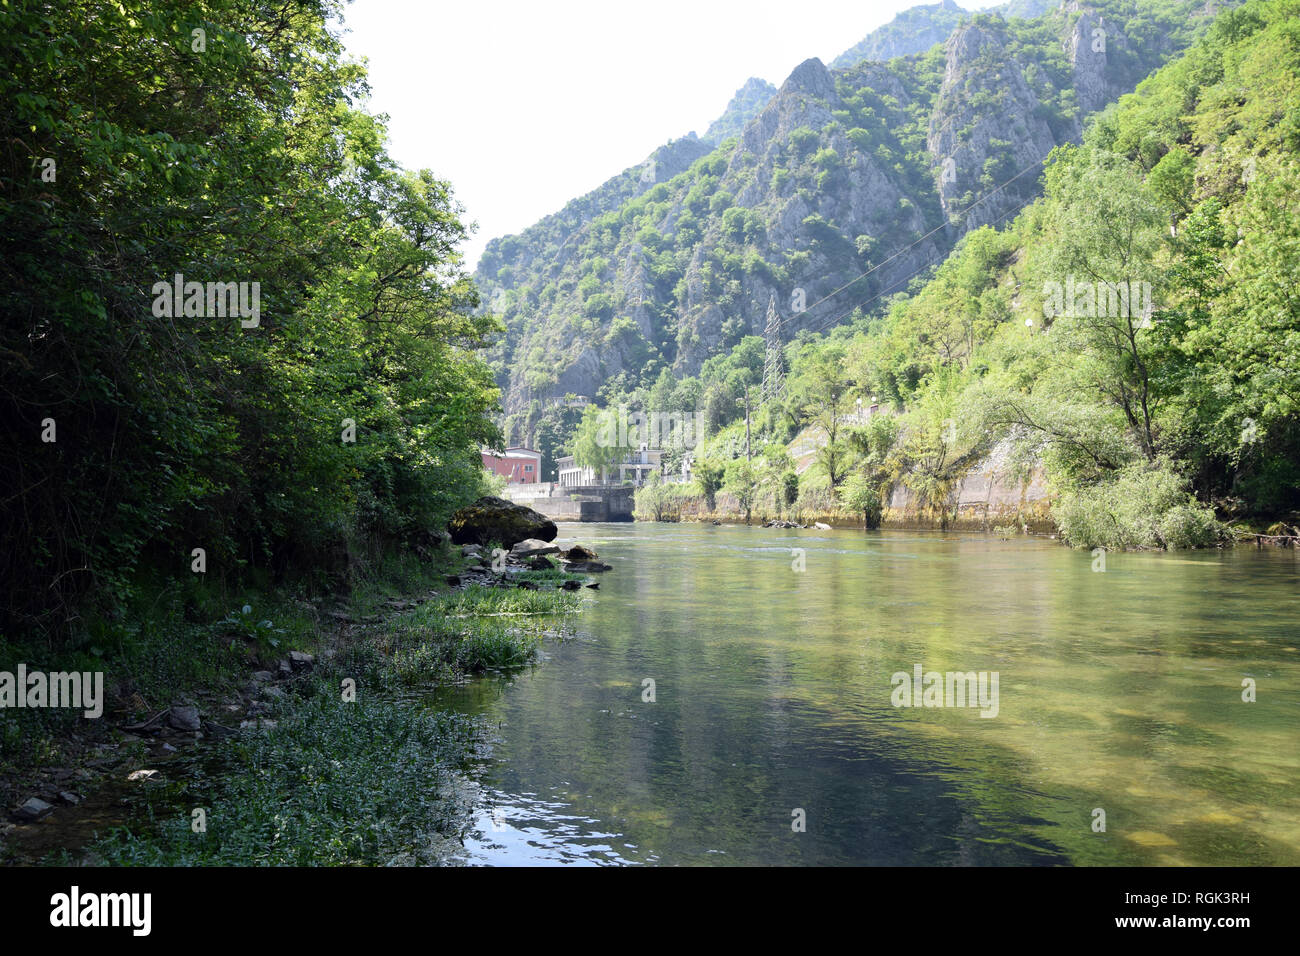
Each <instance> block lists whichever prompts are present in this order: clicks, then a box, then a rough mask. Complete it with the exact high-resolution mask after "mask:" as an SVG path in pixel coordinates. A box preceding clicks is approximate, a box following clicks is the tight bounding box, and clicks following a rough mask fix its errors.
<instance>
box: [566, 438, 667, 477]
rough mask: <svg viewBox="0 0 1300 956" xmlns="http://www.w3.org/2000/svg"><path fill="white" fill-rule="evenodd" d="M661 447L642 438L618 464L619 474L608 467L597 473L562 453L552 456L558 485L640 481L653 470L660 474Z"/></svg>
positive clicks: (661, 466)
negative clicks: (615, 474) (558, 477)
mask: <svg viewBox="0 0 1300 956" xmlns="http://www.w3.org/2000/svg"><path fill="white" fill-rule="evenodd" d="M663 455H664V453H663V450H662V449H659V448H649V447H647V446H646V443H645V442H642V443H641V447H640V448H639V449H637V450H636V451H634V452H630V453H629V454H628V456H627V457H626V458H624V459H623V460H622V461H621V462H619V464H618V477H617V478H615V477H614V475H613V474H612V472H611V469H602V471H601V474H600V476H599V477H597V475H596V470H595V469H594V468H592V467H590V466H582V465H579V464H578V463H577V462H576V461H575V460H574V457H573V456H572V455H565V456H564V457H563V458H557V459H555V464H556V465H557V466H558V468H559V472H560V485H561V487H564V488H577V487H580V486H584V485H585V486H588V487H590V486H595V485H626V484H632V485H637V486H640V485H643V484H645V480H646V479H647V478H649V477H650V475H652V474H661V473H662V468H663V464H662V462H663Z"/></svg>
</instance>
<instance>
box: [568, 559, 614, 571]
mask: <svg viewBox="0 0 1300 956" xmlns="http://www.w3.org/2000/svg"><path fill="white" fill-rule="evenodd" d="M564 570H566V571H568V572H569V573H570V574H599V573H600V572H602V571H613V570H614V566H613V565H612V564H602V563H601V562H599V561H570V562H569V563H568V564H566V565H565V566H564Z"/></svg>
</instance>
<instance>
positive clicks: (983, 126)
mask: <svg viewBox="0 0 1300 956" xmlns="http://www.w3.org/2000/svg"><path fill="white" fill-rule="evenodd" d="M1213 11H1214V7H1213V6H1208V7H1207V5H1206V4H1204V3H1197V2H1191V0H1187V2H1182V0H1113V2H1101V3H1095V4H1089V5H1088V6H1086V7H1082V8H1081V7H1079V6H1078V5H1077V4H1073V3H1072V4H1070V5H1068V6H1066V7H1063V8H1059V9H1052V10H1050V11H1048V12H1047V13H1045V14H1043V15H1042V16H1040V17H1037V18H1034V19H1024V18H1017V17H1008V18H1003V17H1001V16H999V15H995V14H981V15H974V16H971V17H968V18H964V19H962V20H961V22H960V24H959V26H958V27H957V28H956V29H955V30H954V32H953V33H952V34H951V36H949V38H948V40H947V41H946V42H945V43H944V44H942V45H938V46H935V47H933V48H931V49H929V50H927V51H926V52H923V53H918V54H915V55H910V56H906V57H900V58H896V59H893V60H890V61H889V62H887V63H880V62H873V61H861V62H858V63H856V64H854V65H852V66H849V67H846V68H843V69H836V70H827V69H826V67H825V66H823V64H822V63H820V62H819V61H817V60H809V61H807V62H805V63H803V64H802V65H800V66H799V67H798V68H797V69H795V70H794V72H793V73H792V74H791V75H790V77H789V78H788V79H787V80H786V82H785V83H784V84H783V86H782V87H781V89H780V91H779V92H778V93H777V95H776V96H774V97H773V98H772V99H771V101H770V102H769V103H768V104H767V105H766V106H765V107H764V108H763V110H762V112H761V113H760V114H759V115H758V116H756V117H755V118H754V119H753V120H751V121H750V122H749V123H748V124H746V125H745V127H744V129H743V131H742V133H741V134H740V135H738V136H737V137H735V138H734V139H732V140H728V141H727V142H725V143H723V144H722V145H721V146H720V147H718V148H717V149H714V150H712V151H709V150H708V147H704V148H701V149H699V150H698V151H699V155H696V156H691V149H689V148H684V147H682V146H680V145H678V146H677V147H676V149H677V151H676V153H675V154H674V158H675V159H678V160H685V161H686V165H685V167H684V168H681V169H680V170H679V169H675V168H674V167H673V165H672V164H671V163H665V162H662V161H660V162H657V163H655V164H654V165H653V167H652V168H651V169H650V172H651V173H652V174H653V176H652V177H647V176H646V169H645V168H644V167H641V168H638V167H633V168H632V169H630V170H628V171H627V172H626V173H625V174H623V176H622V177H621V179H616V180H611V182H610V183H609V184H606V187H602V190H600V191H598V192H597V193H594V194H592V196H590V197H586V198H584V200H582V201H581V208H580V209H578V210H576V211H577V212H579V213H581V214H580V215H572V214H569V212H566V213H565V214H561V216H560V217H553V219H554V220H555V224H552V220H544V221H543V223H540V224H538V226H535V227H532V228H531V229H529V230H526V231H525V232H524V233H522V234H520V235H518V236H511V237H506V238H503V239H499V240H494V241H493V242H491V243H489V245H488V247H487V250H486V251H485V253H484V255H483V257H482V259H481V260H480V262H479V264H478V268H477V270H476V273H475V278H476V281H477V282H478V284H479V287H480V289H481V290H482V292H483V294H484V295H485V297H486V298H487V299H489V301H490V303H491V307H492V308H493V310H494V311H495V312H496V313H497V314H499V315H501V316H502V318H503V319H504V321H505V324H506V327H507V332H506V335H505V337H504V339H503V340H502V341H501V342H500V344H499V345H498V346H497V347H496V348H495V349H494V350H493V353H492V363H493V367H494V371H495V374H496V376H497V381H498V384H500V385H501V386H502V388H503V390H504V404H505V410H506V413H507V415H506V418H505V423H504V427H505V431H506V433H507V435H508V437H509V438H510V439H511V440H513V441H524V442H528V443H531V444H534V445H539V446H542V450H543V451H544V452H546V453H547V454H548V455H551V454H553V452H554V450H555V447H557V445H562V444H564V443H565V442H566V441H567V440H568V437H569V435H570V430H571V428H572V425H573V416H572V414H571V413H570V412H569V411H567V410H566V406H565V402H564V397H565V395H566V394H577V395H584V396H588V397H590V398H592V399H594V400H597V401H598V402H603V403H606V404H610V403H616V402H617V401H618V400H619V399H620V396H621V397H626V396H627V395H629V394H631V393H632V392H634V391H635V390H637V389H648V388H649V387H650V386H652V385H653V384H654V383H655V382H656V381H658V380H659V378H660V376H661V374H662V373H663V372H664V371H665V370H667V371H669V373H670V374H671V375H672V376H674V377H676V378H679V379H680V378H683V377H694V376H698V375H701V374H702V373H703V371H704V369H705V366H706V363H707V362H708V361H709V360H710V359H712V358H715V357H718V356H722V355H725V354H727V353H728V352H730V351H731V350H732V349H734V348H736V347H738V346H741V345H742V344H743V342H744V340H745V338H746V336H751V335H761V334H763V333H764V330H765V328H766V326H767V313H768V308H769V305H770V304H773V303H774V304H775V308H776V311H777V313H778V314H779V316H780V320H781V323H780V326H781V333H782V344H788V343H789V342H790V341H791V340H792V339H793V338H795V337H796V336H798V335H799V334H800V333H801V332H804V331H813V330H821V329H825V328H827V327H830V326H831V325H834V324H836V323H839V322H843V321H846V320H847V319H848V317H849V316H850V315H851V314H852V313H853V311H854V310H855V309H864V310H867V311H879V310H880V309H881V308H882V307H883V305H884V303H885V300H886V299H887V297H888V296H890V295H893V294H895V293H897V292H899V291H901V290H902V289H904V288H905V287H906V284H907V282H908V281H910V280H911V279H912V278H914V277H915V276H917V275H919V274H921V273H922V272H924V270H926V269H928V268H931V267H934V266H936V265H937V264H938V263H939V262H941V261H942V259H943V258H944V257H945V256H946V255H947V254H948V253H949V252H950V251H951V249H952V248H953V246H954V244H955V243H956V242H957V240H958V239H960V238H961V236H963V235H964V234H966V233H967V232H969V231H970V230H972V229H975V228H978V227H979V226H981V225H985V224H989V223H992V224H997V225H1001V224H1004V223H1005V222H1006V221H1008V220H1009V219H1011V218H1012V217H1013V216H1014V215H1015V214H1016V213H1017V212H1018V211H1019V210H1020V209H1022V208H1023V207H1024V205H1025V204H1026V203H1028V202H1030V201H1032V200H1033V199H1034V198H1035V197H1036V196H1037V195H1038V194H1039V190H1040V184H1039V177H1038V173H1039V171H1040V170H1041V166H1042V163H1043V161H1044V160H1045V159H1046V158H1047V156H1048V154H1049V153H1050V152H1051V150H1052V149H1053V148H1055V147H1057V146H1060V145H1063V144H1066V143H1070V142H1075V141H1077V140H1078V139H1079V137H1080V136H1081V134H1082V129H1083V123H1084V120H1085V118H1086V117H1087V115H1088V114H1089V113H1090V112H1092V111H1094V110H1097V109H1100V108H1101V107H1103V106H1105V105H1106V103H1108V102H1110V101H1112V100H1114V99H1115V98H1116V97H1118V96H1119V95H1120V94H1121V93H1123V92H1125V91H1127V90H1130V89H1132V88H1133V86H1134V85H1135V84H1136V83H1137V82H1138V81H1139V80H1140V79H1141V78H1142V77H1144V76H1145V75H1146V74H1148V73H1149V72H1150V71H1151V70H1153V69H1155V68H1156V67H1158V66H1159V65H1160V64H1162V63H1163V62H1165V61H1166V60H1167V59H1168V58H1169V57H1170V56H1172V55H1174V54H1176V53H1177V52H1179V51H1180V50H1181V49H1183V48H1184V47H1185V46H1186V44H1187V43H1188V42H1190V40H1191V39H1192V38H1193V37H1194V36H1195V35H1197V34H1198V33H1199V32H1201V31H1203V29H1204V28H1205V26H1206V24H1207V23H1208V22H1209V20H1210V19H1211V17H1212V14H1213ZM679 143H694V144H696V147H698V146H699V143H698V141H695V140H690V139H688V140H684V141H679ZM620 182H621V183H622V185H621V186H620V185H617V184H618V183H620ZM561 220H562V221H563V222H562V225H563V228H559V226H560V225H561ZM706 400H707V399H706Z"/></svg>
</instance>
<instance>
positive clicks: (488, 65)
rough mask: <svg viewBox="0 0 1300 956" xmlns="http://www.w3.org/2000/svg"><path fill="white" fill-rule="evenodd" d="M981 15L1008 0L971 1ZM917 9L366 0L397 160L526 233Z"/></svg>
mask: <svg viewBox="0 0 1300 956" xmlns="http://www.w3.org/2000/svg"><path fill="white" fill-rule="evenodd" d="M958 2H960V3H961V5H962V6H963V7H965V8H966V9H968V10H969V9H975V8H980V7H986V6H990V5H992V3H993V2H994V0H965V2H963V0H958ZM916 5H917V0H856V2H854V0H645V2H637V0H453V2H447V0H424V2H421V0H353V2H352V3H351V4H350V5H349V6H348V7H346V8H345V13H344V25H345V27H346V29H347V30H348V32H347V33H346V34H345V35H344V43H345V44H346V46H347V48H348V50H349V52H350V53H351V54H352V55H354V56H357V57H366V58H368V59H369V72H370V85H371V91H372V94H371V101H370V104H369V108H370V110H371V111H372V112H376V113H387V114H388V115H389V117H390V119H389V124H388V125H389V134H390V137H391V144H390V151H391V154H392V156H393V157H394V158H395V159H396V160H397V161H398V162H400V163H402V164H403V165H404V166H407V167H409V168H412V169H418V168H428V169H431V170H433V172H434V174H435V175H436V176H438V177H439V178H441V179H446V180H449V181H450V182H451V183H452V186H453V188H454V190H455V194H456V197H457V199H458V200H459V201H460V202H461V204H462V205H464V206H465V217H464V218H465V221H466V222H467V223H468V222H477V223H478V226H479V228H478V231H477V233H475V234H473V235H472V236H471V237H470V239H469V241H468V242H467V243H466V245H465V247H464V249H463V251H464V253H465V261H466V264H467V266H468V267H469V268H470V269H472V268H473V267H474V266H475V265H476V264H477V262H478V257H479V254H480V253H481V252H482V250H483V247H484V246H485V245H486V244H487V241H488V240H489V239H492V238H495V237H497V236H502V235H506V234H509V233H515V232H519V231H520V230H522V229H524V228H525V227H527V226H529V225H531V224H532V223H534V222H536V221H537V220H538V219H540V218H542V217H543V216H545V215H548V214H549V213H553V212H556V211H558V210H559V209H560V208H561V207H562V206H563V205H564V204H565V203H566V202H568V201H569V200H570V199H573V198H575V197H577V196H580V195H582V194H583V193H586V192H589V191H591V190H592V189H594V188H595V187H597V186H599V185H600V184H601V183H602V182H604V181H605V180H606V179H608V178H609V177H611V176H613V175H615V174H617V173H618V172H620V171H621V170H623V169H626V168H627V167H629V166H633V165H636V164H637V163H640V162H641V161H642V160H644V159H645V158H646V157H647V156H648V155H649V154H650V153H651V151H653V150H654V149H655V148H657V147H658V146H661V145H662V144H664V143H666V142H667V141H668V140H670V139H675V138H677V137H679V136H682V135H684V134H685V133H687V132H689V131H690V130H695V132H696V133H698V134H701V135H703V133H704V131H705V130H706V129H707V128H708V126H709V123H711V122H712V121H713V120H714V119H716V118H717V117H718V116H719V115H720V114H721V113H722V112H723V110H724V109H725V108H726V105H727V103H728V102H729V101H730V99H731V96H732V94H734V93H735V91H736V90H737V89H738V88H739V87H740V86H741V85H742V84H743V83H744V82H745V80H746V79H748V78H749V77H751V76H758V77H762V78H763V79H765V80H767V81H768V82H769V83H772V84H773V85H774V86H778V87H779V86H780V85H781V84H782V83H783V82H784V81H785V78H786V77H787V76H789V74H790V72H791V71H792V70H793V69H794V68H795V67H796V66H798V65H799V64H800V63H801V62H803V61H804V60H806V59H807V58H809V57H813V56H816V57H820V58H821V60H822V62H824V63H826V64H828V65H829V63H830V61H831V60H833V59H834V58H835V57H837V56H838V55H839V54H841V53H843V52H844V51H845V50H847V49H848V48H849V47H851V46H853V45H854V44H856V43H857V42H858V41H859V40H861V39H862V38H863V37H864V36H866V35H867V33H869V32H870V31H871V30H874V29H875V28H876V27H878V26H881V25H882V24H884V23H887V22H888V21H889V20H891V19H893V17H894V15H895V14H896V13H898V12H899V11H901V10H905V9H907V8H909V7H912V6H916Z"/></svg>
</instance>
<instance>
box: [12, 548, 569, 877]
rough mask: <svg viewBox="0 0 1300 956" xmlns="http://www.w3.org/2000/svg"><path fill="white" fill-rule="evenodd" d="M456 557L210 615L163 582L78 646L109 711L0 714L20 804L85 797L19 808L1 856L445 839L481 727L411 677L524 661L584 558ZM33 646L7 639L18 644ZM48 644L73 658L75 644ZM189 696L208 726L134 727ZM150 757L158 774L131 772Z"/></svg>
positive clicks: (547, 629) (413, 853)
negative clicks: (464, 568)
mask: <svg viewBox="0 0 1300 956" xmlns="http://www.w3.org/2000/svg"><path fill="white" fill-rule="evenodd" d="M457 566H458V562H457V556H456V555H455V554H454V553H453V552H451V551H447V550H440V552H439V553H438V555H437V560H435V561H433V562H415V561H396V562H391V563H389V564H388V565H386V566H385V567H384V568H383V569H382V570H381V571H378V572H376V573H375V574H374V575H373V576H371V577H369V578H368V579H366V580H364V581H361V582H358V585H357V587H356V588H355V589H354V590H353V592H352V593H351V595H350V596H349V598H348V599H347V601H346V602H343V603H339V604H337V606H332V604H333V602H332V601H331V600H329V599H327V598H325V597H320V596H318V597H315V598H304V597H301V596H297V597H295V596H293V595H288V594H282V595H279V596H278V597H276V598H274V599H271V598H263V605H262V607H263V608H265V609H266V610H265V613H266V614H267V615H268V616H267V617H265V618H263V617H261V616H260V610H261V609H258V610H251V613H248V614H245V613H243V606H240V607H239V608H238V609H236V610H235V611H234V612H233V613H230V612H226V613H223V614H221V616H220V617H218V618H216V619H215V620H213V621H212V622H211V623H209V624H207V625H198V624H196V623H194V622H187V621H185V620H184V617H185V615H184V613H183V607H184V601H183V600H179V601H178V600H177V598H178V596H177V595H173V599H172V600H171V601H164V600H159V601H158V602H157V603H158V604H159V606H160V607H161V606H164V605H166V606H168V607H169V608H170V609H171V613H169V614H155V615H154V617H152V618H144V619H141V620H142V623H141V624H140V625H139V626H138V627H136V628H134V629H133V630H132V634H131V637H130V639H128V640H124V642H123V643H122V644H121V646H120V649H118V650H115V651H114V652H112V653H111V654H108V655H106V656H107V657H108V661H107V662H105V661H104V660H103V659H102V658H100V657H97V656H96V655H94V654H93V653H91V650H90V649H86V650H84V651H83V652H82V653H85V654H88V655H89V656H90V657H92V658H94V660H95V661H96V662H98V665H99V668H100V669H103V670H105V671H106V672H107V674H108V675H109V676H108V683H109V684H110V686H111V687H112V688H113V690H112V693H111V694H110V695H109V696H110V709H109V710H108V711H107V712H106V714H105V717H104V718H103V719H102V720H99V721H81V723H80V724H77V723H75V722H74V721H70V720H69V718H67V717H64V718H63V719H62V720H60V719H59V718H58V717H57V716H55V717H50V716H49V714H50V712H48V711H10V712H3V713H0V719H3V720H4V721H5V726H6V728H7V730H8V732H7V733H6V735H5V739H6V740H10V739H13V740H20V741H26V742H27V743H28V746H25V747H17V748H8V749H7V750H6V753H5V758H6V769H7V772H8V776H7V783H8V785H9V796H10V797H11V800H10V806H15V805H16V804H17V803H18V802H19V801H21V800H22V799H23V796H24V795H26V794H28V793H31V792H36V793H43V794H46V795H52V793H51V791H53V790H57V789H58V788H68V789H72V790H75V791H77V792H78V793H79V794H80V795H81V796H82V797H85V798H86V801H85V803H84V804H82V805H80V806H59V807H58V808H57V810H56V811H55V813H54V814H52V815H51V816H50V817H48V818H47V819H45V820H43V821H41V822H40V823H37V824H30V825H21V824H20V825H16V826H15V825H10V826H9V827H8V829H9V832H8V834H7V835H6V837H5V840H4V842H5V843H6V844H8V846H6V847H4V849H3V850H0V853H2V857H0V858H3V859H6V860H9V861H18V862H34V861H38V860H42V859H44V860H46V861H52V862H77V861H80V860H85V861H89V862H100V863H107V864H130V863H148V864H158V865H167V864H218V865H220V864H236V863H242V864H266V865H288V864H296V865H337V864H376V865H377V864H385V863H430V862H437V861H438V860H440V859H442V858H444V857H445V855H446V854H447V853H448V852H450V851H451V850H453V849H455V848H458V847H459V842H460V839H461V837H462V836H463V835H464V833H465V830H466V828H467V827H468V826H469V821H470V819H471V817H470V813H469V811H470V799H469V797H468V791H467V789H466V785H465V783H464V781H463V780H462V779H461V778H460V776H459V775H458V773H457V772H456V768H458V767H459V766H461V765H462V764H463V763H464V762H465V761H466V760H467V759H468V757H469V756H470V754H471V753H472V752H473V750H474V749H475V748H476V747H477V746H479V745H480V744H481V743H482V735H481V733H480V730H479V728H478V727H477V725H476V724H475V723H473V722H472V721H468V720H465V719H462V718H456V717H453V716H451V715H447V714H441V713H437V712H434V711H430V710H429V709H428V708H427V707H426V706H425V705H424V704H423V703H422V702H421V701H420V700H419V696H420V695H421V694H422V693H424V692H426V691H428V690H431V689H433V688H434V687H436V686H438V685H439V684H442V683H446V682H451V681H459V680H464V679H467V678H468V677H471V676H473V675H476V674H484V673H492V672H507V671H511V670H515V669H518V668H520V667H524V666H527V665H529V664H531V663H532V662H534V661H535V660H536V659H537V655H538V652H539V650H540V648H541V645H542V642H543V640H544V639H546V638H547V637H548V636H555V637H557V638H562V635H563V630H564V627H565V620H566V618H567V616H568V615H570V614H571V613H572V612H574V611H576V610H577V609H578V608H579V606H580V605H581V598H579V597H578V596H577V594H576V592H571V591H566V590H563V589H562V588H561V585H562V584H563V582H564V581H565V580H572V579H575V578H576V576H574V575H567V574H564V573H563V572H560V571H559V570H555V569H552V570H547V571H531V570H527V571H515V572H514V573H511V574H509V575H508V576H504V577H503V578H502V579H501V581H500V583H502V584H504V585H505V586H500V587H492V586H485V585H470V586H468V587H464V588H461V589H456V590H449V589H448V585H447V583H446V582H447V572H448V571H449V570H451V569H453V568H455V567H457ZM522 582H527V583H528V585H532V586H535V587H536V588H537V590H531V589H525V588H521V587H520V586H519V585H520V584H521V583H522ZM525 587H527V585H525ZM256 597H257V596H256V595H248V598H249V600H250V601H251V600H252V599H254V598H256ZM225 603H229V601H227V602H225ZM178 604H179V607H178ZM272 608H274V609H275V610H274V611H273V610H272ZM277 611H278V613H277ZM180 641H185V642H187V643H183V644H181V643H177V642H180ZM177 647H185V649H186V650H185V653H184V654H178V653H177ZM291 649H292V650H299V651H302V652H304V653H306V654H309V655H310V656H311V657H312V659H313V663H312V664H311V665H310V667H305V666H304V667H300V668H298V669H297V670H295V669H293V668H286V670H287V671H288V672H287V673H282V672H281V667H280V665H279V663H278V661H277V658H284V657H285V656H286V655H287V654H288V652H289V650H291ZM32 650H33V649H31V648H24V649H16V648H6V651H7V653H8V654H9V655H10V656H12V655H14V654H16V653H20V652H30V651H32ZM168 650H170V653H168V652H167V651H168ZM101 653H102V649H101ZM183 657H189V658H190V660H191V662H190V663H189V664H185V663H183V662H181V661H180V660H179V659H180V658H183ZM22 659H26V660H28V661H29V663H30V661H31V660H32V658H31V657H30V656H29V657H27V658H22ZM51 663H57V664H58V665H59V666H60V667H63V668H70V667H72V666H74V665H73V664H71V663H67V657H66V655H65V656H64V657H62V658H61V659H60V660H59V661H55V662H51ZM150 663H152V664H153V666H149V664H150ZM128 665H129V666H128ZM33 666H34V665H33ZM126 674H129V675H130V676H129V677H124V676H123V675H126ZM250 675H251V677H250ZM169 680H171V681H173V683H171V684H170V685H169V684H168V683H167V682H168V681H169ZM178 700H184V701H187V702H189V701H192V702H194V703H195V704H196V705H197V706H198V709H199V711H200V713H201V714H202V715H203V718H202V730H201V731H196V732H194V733H187V732H178V731H176V730H175V729H173V728H169V727H168V726H167V721H166V720H164V721H162V722H160V723H158V724H155V725H154V727H152V728H147V729H140V728H139V724H140V723H141V722H143V721H146V720H148V718H149V716H150V714H151V712H152V711H153V708H154V707H155V706H159V707H163V708H165V707H166V706H167V704H168V702H174V701H178ZM140 705H143V706H140ZM65 724H71V726H65ZM87 725H94V726H92V727H87ZM123 727H127V728H132V729H131V730H127V731H124V730H123V729H122V728H123ZM36 740H39V741H40V745H39V746H32V745H31V743H32V741H36ZM23 759H29V760H31V761H32V762H31V763H30V764H28V765H26V766H24V765H23V764H22V762H21V761H22V760H23ZM141 770H156V771H157V774H156V775H154V776H153V779H151V780H136V781H128V778H129V777H130V776H131V775H132V774H135V773H136V772H137V771H141ZM15 796H16V798H15ZM123 801H125V811H123V810H122V809H121V807H122V806H123ZM51 802H55V803H58V802H59V801H57V800H51ZM195 810H201V811H202V814H201V815H200V816H201V820H200V819H199V817H197V816H196V815H195V813H194V811H195ZM61 829H62V830H64V831H65V832H66V834H67V838H66V839H60V836H59V833H60V830H61Z"/></svg>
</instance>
